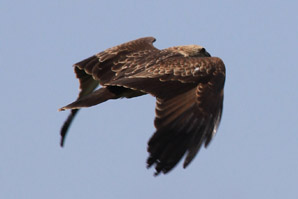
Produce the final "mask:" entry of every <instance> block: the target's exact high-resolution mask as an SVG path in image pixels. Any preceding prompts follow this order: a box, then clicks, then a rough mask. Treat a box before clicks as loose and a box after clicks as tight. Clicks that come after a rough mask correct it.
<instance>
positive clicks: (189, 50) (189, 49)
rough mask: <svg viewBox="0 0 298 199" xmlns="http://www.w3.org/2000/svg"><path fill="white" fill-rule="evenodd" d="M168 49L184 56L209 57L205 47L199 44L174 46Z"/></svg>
mask: <svg viewBox="0 0 298 199" xmlns="http://www.w3.org/2000/svg"><path fill="white" fill-rule="evenodd" d="M169 49H170V50H172V51H176V52H178V53H180V54H182V55H183V56H185V57H211V55H210V54H209V53H208V52H207V51H206V49H205V48H204V47H203V46H199V45H186V46H175V47H171V48H169Z"/></svg>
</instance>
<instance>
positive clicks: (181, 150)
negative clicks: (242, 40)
mask: <svg viewBox="0 0 298 199" xmlns="http://www.w3.org/2000/svg"><path fill="white" fill-rule="evenodd" d="M154 41H155V38H153V37H144V38H140V39H136V40H133V41H130V42H127V43H124V44H121V45H118V46H115V47H112V48H109V49H107V50H105V51H102V52H100V53H98V54H95V55H93V56H91V57H89V58H87V59H85V60H83V61H81V62H78V63H76V64H74V71H75V73H76V76H77V78H78V79H79V82H80V93H79V96H78V98H77V100H76V101H75V102H73V103H71V104H69V105H67V106H64V107H62V108H60V109H59V110H60V111H63V110H66V109H71V113H70V115H69V116H68V118H67V120H66V121H65V123H64V125H63V126H62V129H61V137H62V138H61V146H63V143H64V139H65V136H66V133H67V130H68V128H69V126H70V124H71V122H72V120H73V118H74V117H75V115H76V114H77V113H78V110H79V109H80V108H83V107H90V106H94V105H97V104H100V103H103V102H105V101H107V100H110V99H118V98H133V97H137V96H141V95H145V94H150V95H152V96H154V97H155V98H156V109H155V111H156V116H155V120H154V125H155V127H156V131H155V133H154V134H153V136H152V137H151V138H150V140H149V142H148V149H147V150H148V152H149V158H148V159H147V165H148V168H149V167H151V166H152V165H154V166H155V170H156V172H155V175H158V174H159V173H160V172H162V173H164V174H165V173H167V172H169V171H170V170H171V169H172V168H173V167H174V166H175V165H176V164H177V163H178V162H179V160H180V159H182V157H183V156H184V155H185V161H184V164H183V167H184V168H185V167H186V166H187V165H189V163H190V162H191V161H192V160H193V158H194V157H195V156H196V154H197V153H198V151H199V149H200V147H201V146H202V145H205V147H207V146H208V144H209V143H210V141H211V139H212V138H213V136H214V135H215V133H216V131H217V129H218V126H219V123H220V119H221V115H222V109H223V95H224V92H223V88H224V82H225V65H224V63H223V61H222V60H221V59H220V58H218V57H211V56H210V54H209V53H208V52H207V51H206V50H205V48H203V47H202V46H199V45H185V46H175V47H170V48H166V49H163V50H159V49H157V48H155V47H154V46H153V42H154ZM98 85H101V87H100V88H99V89H97V90H95V89H96V88H97V86H98Z"/></svg>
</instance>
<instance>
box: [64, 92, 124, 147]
mask: <svg viewBox="0 0 298 199" xmlns="http://www.w3.org/2000/svg"><path fill="white" fill-rule="evenodd" d="M116 98H119V96H118V97H117V94H115V93H113V92H111V91H110V90H109V89H108V88H106V87H102V88H100V89H98V90H96V91H94V92H92V93H90V94H88V95H86V96H83V97H80V98H79V99H78V100H76V101H75V102H73V103H71V104H69V105H67V106H64V107H62V108H60V109H59V111H64V110H66V109H71V112H70V114H69V115H68V117H67V119H66V121H65V122H64V124H63V126H62V128H61V132H60V135H61V142H60V146H61V147H63V145H64V141H65V137H66V134H67V131H68V129H69V127H70V125H71V123H72V121H73V119H74V118H75V116H76V115H77V113H78V111H79V110H80V108H83V107H89V106H94V105H96V104H100V103H102V102H105V101H107V100H109V99H116Z"/></svg>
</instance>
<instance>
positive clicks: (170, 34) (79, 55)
mask: <svg viewBox="0 0 298 199" xmlns="http://www.w3.org/2000/svg"><path fill="white" fill-rule="evenodd" d="M297 7H298V3H297V1H254V0H252V1H235V0H234V1H232V0H231V1H227V0H226V1H194V0H193V1H167V0H166V1H106V2H104V1H63V0H62V1H30V0H29V1H7V0H4V1H1V3H0V24H1V30H0V33H1V37H0V65H1V67H0V71H1V73H0V77H1V78H0V79H1V80H0V81H1V84H0V87H1V91H2V94H1V98H0V101H1V104H2V107H1V109H2V110H1V113H0V120H1V125H0V132H1V134H0V135H1V139H0V190H1V191H0V198H6V199H14V198H18V199H19V198H44V199H47V198H72V199H76V198H106V199H114V198H115V199H116V198H129V199H132V198H144V199H146V198H171V199H176V198H177V199H178V198H209V199H213V198H229V199H230V198H243V199H246V198H247V199H248V198H271V199H274V198H297V197H298V189H297V184H298V157H297V153H298V134H297V128H296V126H295V125H296V124H297V122H298V113H297V110H298V92H297V90H298V84H297V74H298V69H297V61H296V58H297V53H298V47H297V46H298V40H297V35H298V26H297V21H298V15H297ZM143 36H154V37H156V38H157V41H156V43H155V46H156V47H158V48H167V47H170V46H175V45H185V44H199V45H202V46H204V47H205V48H206V49H207V50H208V52H210V54H211V55H213V56H218V57H221V58H222V59H223V61H224V62H225V64H226V68H227V69H226V70H227V79H226V85H225V100H224V112H223V118H222V121H221V125H220V128H219V131H218V133H217V135H216V137H215V139H214V140H213V141H212V143H211V145H210V146H209V147H208V149H207V150H205V149H201V151H200V152H199V154H198V155H197V157H196V159H195V160H194V161H193V162H192V163H191V165H190V166H189V167H188V168H187V169H183V168H182V165H181V163H180V164H179V165H178V166H177V167H176V168H175V169H174V170H173V171H172V172H170V173H169V174H167V175H161V176H159V177H153V173H154V169H149V170H148V169H146V164H145V161H146V158H147V156H148V153H147V151H146V147H147V141H148V139H149V138H150V137H151V135H152V133H153V132H154V126H153V119H154V107H155V100H154V98H153V97H151V96H142V97H139V98H135V99H130V100H125V99H123V100H118V101H109V102H106V103H104V104H101V105H98V106H96V107H92V108H89V109H84V110H83V111H81V112H80V113H79V115H78V117H77V118H76V119H75V121H74V124H73V125H72V127H71V129H70V132H69V135H68V137H67V140H66V145H65V147H64V148H63V149H62V148H60V147H59V139H60V136H59V131H60V127H61V125H62V123H63V121H64V120H65V118H66V117H67V115H68V113H67V112H58V111H57V109H58V108H60V107H61V106H63V105H66V104H68V103H69V102H72V101H73V100H74V99H75V98H76V96H77V93H78V81H77V79H76V78H75V75H74V73H73V69H72V64H74V63H76V62H78V61H80V60H82V59H84V58H87V57H89V56H91V55H93V54H95V53H97V52H100V51H102V50H104V49H106V48H108V47H112V46H114V45H117V44H120V43H123V42H126V41H129V40H133V39H136V38H139V37H143Z"/></svg>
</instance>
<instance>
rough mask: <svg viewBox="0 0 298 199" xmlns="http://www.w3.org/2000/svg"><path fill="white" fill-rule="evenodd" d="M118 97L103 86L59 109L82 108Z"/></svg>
mask: <svg viewBox="0 0 298 199" xmlns="http://www.w3.org/2000/svg"><path fill="white" fill-rule="evenodd" d="M117 98H118V97H117V95H116V94H115V93H113V92H111V91H110V90H109V89H107V88H105V87H103V88H100V89H98V90H96V91H94V92H92V93H90V94H89V95H86V96H84V97H81V98H79V99H78V100H76V101H74V102H72V103H70V104H68V105H66V106H64V107H62V108H60V109H59V111H64V110H67V109H80V108H84V107H90V106H94V105H97V104H100V103H103V102H105V101H107V100H109V99H117Z"/></svg>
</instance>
